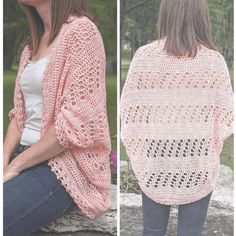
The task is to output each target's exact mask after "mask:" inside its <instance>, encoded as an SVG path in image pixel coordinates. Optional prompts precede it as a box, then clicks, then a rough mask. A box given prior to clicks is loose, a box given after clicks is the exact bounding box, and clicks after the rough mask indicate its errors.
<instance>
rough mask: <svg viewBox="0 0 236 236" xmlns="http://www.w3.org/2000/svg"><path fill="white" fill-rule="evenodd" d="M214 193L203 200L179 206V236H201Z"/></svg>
mask: <svg viewBox="0 0 236 236" xmlns="http://www.w3.org/2000/svg"><path fill="white" fill-rule="evenodd" d="M211 195H212V192H211V193H209V194H208V195H207V196H206V197H203V198H202V199H200V200H198V201H195V202H191V203H188V204H184V205H179V212H178V232H177V236H189V235H191V236H201V235H202V230H203V225H204V222H205V220H206V216H207V211H208V206H209V202H210V198H211Z"/></svg>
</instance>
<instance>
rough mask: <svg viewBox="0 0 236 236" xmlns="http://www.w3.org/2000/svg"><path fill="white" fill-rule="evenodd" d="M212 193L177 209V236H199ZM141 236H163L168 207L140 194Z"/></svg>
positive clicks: (165, 228)
mask: <svg viewBox="0 0 236 236" xmlns="http://www.w3.org/2000/svg"><path fill="white" fill-rule="evenodd" d="M211 195H212V192H211V193H210V194H208V195H207V196H206V197H204V198H202V199H200V200H198V201H195V202H192V203H188V204H183V205H179V207H178V226H177V236H189V235H191V236H201V235H202V230H203V224H204V222H205V220H206V216H207V210H208V206H209V202H210V198H211ZM142 204H143V236H165V235H166V231H167V226H168V220H169V214H170V208H171V206H170V205H164V204H160V203H157V202H154V201H153V200H152V199H150V198H149V197H148V196H146V195H145V194H144V193H143V192H142Z"/></svg>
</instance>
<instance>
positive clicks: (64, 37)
mask: <svg viewBox="0 0 236 236" xmlns="http://www.w3.org/2000/svg"><path fill="white" fill-rule="evenodd" d="M30 57H31V50H30V48H29V46H28V45H27V46H25V48H24V50H23V52H22V55H21V58H20V64H19V70H18V73H17V76H16V83H15V91H14V107H13V108H12V110H11V111H10V112H9V117H10V119H11V118H12V117H14V116H15V117H16V121H17V124H18V127H19V130H20V132H22V130H23V127H24V122H25V119H26V112H25V103H24V98H23V94H22V91H21V89H20V85H19V78H20V76H21V73H22V71H23V70H24V68H25V65H26V62H27V60H28V59H29V58H30ZM42 87H43V91H42V98H43V105H42V121H41V124H42V127H41V137H42V136H43V135H44V134H45V132H46V131H47V129H48V128H49V127H50V126H51V125H53V124H54V125H55V128H56V135H57V138H58V141H59V143H60V144H61V145H62V146H64V147H66V150H65V151H64V152H62V153H60V154H59V155H57V156H55V157H54V158H52V159H50V160H49V162H48V164H49V165H50V166H51V168H52V171H53V172H55V174H56V176H57V178H58V179H60V180H61V182H62V184H63V185H64V186H65V188H66V190H67V191H68V193H69V194H70V195H71V197H72V198H73V199H74V201H75V203H76V205H77V206H78V207H79V208H80V209H81V210H82V211H83V213H84V214H86V215H87V216H88V217H89V218H95V217H96V216H98V215H100V214H101V213H103V212H105V211H106V210H108V209H109V208H110V206H111V200H110V185H111V174H110V164H109V154H110V149H111V143H110V132H109V126H108V119H107V110H106V89H105V52H104V46H103V41H102V38H101V35H100V33H99V31H98V29H97V27H96V26H95V24H94V23H93V22H92V21H91V20H90V19H88V18H87V17H85V16H82V17H78V16H73V15H70V16H69V17H68V19H67V21H66V22H65V23H64V24H63V26H62V28H61V30H60V33H59V35H58V36H57V38H56V42H55V45H54V47H53V48H52V50H51V51H50V54H49V58H48V64H47V67H46V70H45V73H44V78H43V85H42Z"/></svg>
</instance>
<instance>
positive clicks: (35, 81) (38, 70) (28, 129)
mask: <svg viewBox="0 0 236 236" xmlns="http://www.w3.org/2000/svg"><path fill="white" fill-rule="evenodd" d="M47 59H48V57H47V56H45V57H42V58H40V59H38V60H37V61H30V60H28V62H27V64H26V67H25V69H24V70H23V72H22V74H21V78H20V87H21V90H22V93H23V95H24V100H25V108H26V115H27V117H26V121H25V125H24V129H23V133H22V135H21V140H20V143H21V144H23V145H29V146H30V145H32V144H34V143H36V142H37V141H38V140H39V139H40V130H41V112H42V80H43V77H44V71H45V69H46V65H47Z"/></svg>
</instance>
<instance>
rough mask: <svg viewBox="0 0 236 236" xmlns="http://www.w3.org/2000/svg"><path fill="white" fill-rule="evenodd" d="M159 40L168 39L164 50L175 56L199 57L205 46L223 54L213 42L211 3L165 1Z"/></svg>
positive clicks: (191, 0)
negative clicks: (209, 5) (198, 54)
mask: <svg viewBox="0 0 236 236" xmlns="http://www.w3.org/2000/svg"><path fill="white" fill-rule="evenodd" d="M157 30H158V39H163V38H165V37H166V42H165V46H164V50H165V51H167V53H170V54H173V55H175V56H178V57H180V56H188V57H195V56H196V54H197V51H198V47H199V46H201V44H202V45H204V46H205V47H207V48H209V49H213V50H216V51H219V49H218V48H217V47H216V45H215V44H214V42H213V38H212V32H211V22H210V16H209V9H208V3H207V0H162V2H161V5H160V13H159V19H158V28H157Z"/></svg>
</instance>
